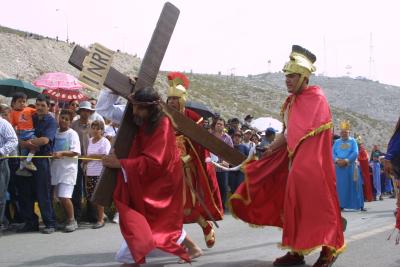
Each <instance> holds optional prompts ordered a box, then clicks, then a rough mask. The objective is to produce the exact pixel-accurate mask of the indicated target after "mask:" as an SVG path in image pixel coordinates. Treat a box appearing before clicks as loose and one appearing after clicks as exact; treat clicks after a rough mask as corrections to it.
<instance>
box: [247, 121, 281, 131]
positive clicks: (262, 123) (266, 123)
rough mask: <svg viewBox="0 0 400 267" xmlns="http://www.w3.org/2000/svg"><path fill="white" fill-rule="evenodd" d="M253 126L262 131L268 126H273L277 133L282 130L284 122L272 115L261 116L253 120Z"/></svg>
mask: <svg viewBox="0 0 400 267" xmlns="http://www.w3.org/2000/svg"><path fill="white" fill-rule="evenodd" d="M251 127H252V128H256V129H257V130H258V131H260V132H264V131H265V130H266V129H267V128H269V127H271V128H274V130H275V131H276V132H277V133H280V132H282V128H283V124H282V122H280V121H279V120H277V119H274V118H271V117H261V118H257V119H255V120H253V121H252V122H251Z"/></svg>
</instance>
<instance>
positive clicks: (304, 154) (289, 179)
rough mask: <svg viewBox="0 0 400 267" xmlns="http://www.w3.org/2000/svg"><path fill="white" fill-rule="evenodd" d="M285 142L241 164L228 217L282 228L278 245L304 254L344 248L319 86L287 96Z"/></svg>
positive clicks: (326, 110)
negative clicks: (321, 248) (322, 248)
mask: <svg viewBox="0 0 400 267" xmlns="http://www.w3.org/2000/svg"><path fill="white" fill-rule="evenodd" d="M288 105H289V107H290V109H289V113H288V114H289V115H288V123H287V124H288V126H289V127H288V129H287V147H283V148H281V149H279V150H277V151H276V152H275V153H274V154H273V155H271V156H270V157H266V158H262V159H261V160H258V161H252V162H249V163H247V164H246V165H245V166H244V168H243V169H244V172H245V182H244V183H242V184H241V185H240V186H239V188H238V189H237V191H236V192H235V194H234V195H233V196H232V198H231V199H230V204H231V208H232V212H233V215H234V216H237V217H238V218H240V219H242V220H243V221H245V222H248V223H249V224H253V225H259V226H267V225H268V226H277V227H280V228H282V229H283V233H282V234H283V236H282V244H281V245H282V247H283V248H288V249H291V250H293V251H296V252H299V253H302V254H308V253H309V252H311V251H312V250H313V249H315V248H318V247H319V246H328V247H330V248H333V249H334V250H335V251H336V253H339V252H341V251H342V250H343V249H344V247H345V246H344V237H343V229H342V220H341V216H340V209H339V204H338V197H337V193H336V176H335V169H334V165H333V159H332V131H331V127H332V117H331V113H330V109H329V105H328V103H327V101H326V97H325V96H324V94H323V92H322V90H321V89H320V88H319V87H317V86H309V87H307V88H306V89H305V90H304V91H303V92H302V93H300V94H299V95H290V96H289V97H288V99H287V101H286V102H285V104H284V108H283V110H285V108H286V107H287V106H288Z"/></svg>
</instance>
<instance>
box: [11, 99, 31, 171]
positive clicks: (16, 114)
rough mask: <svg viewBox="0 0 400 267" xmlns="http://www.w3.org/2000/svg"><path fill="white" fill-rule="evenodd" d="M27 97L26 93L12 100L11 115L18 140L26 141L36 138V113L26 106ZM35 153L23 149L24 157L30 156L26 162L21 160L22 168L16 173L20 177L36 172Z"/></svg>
mask: <svg viewBox="0 0 400 267" xmlns="http://www.w3.org/2000/svg"><path fill="white" fill-rule="evenodd" d="M26 100H27V96H26V95H25V94H24V93H15V94H14V95H13V97H12V100H11V106H12V111H11V113H10V118H11V125H12V126H13V127H14V129H15V131H16V132H17V136H18V139H20V140H23V141H26V140H30V139H32V138H34V137H35V136H34V134H35V129H34V127H33V120H32V115H33V114H34V113H35V112H36V110H35V109H34V108H30V107H27V106H26ZM34 154H35V151H28V150H26V149H21V155H22V156H28V157H27V158H26V160H21V162H20V167H19V169H18V170H17V171H16V174H17V175H20V176H32V174H31V173H30V172H29V171H28V170H30V171H36V170H37V169H36V166H35V165H34V164H33V163H32V156H33V155H34Z"/></svg>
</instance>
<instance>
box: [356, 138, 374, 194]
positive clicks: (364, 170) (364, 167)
mask: <svg viewBox="0 0 400 267" xmlns="http://www.w3.org/2000/svg"><path fill="white" fill-rule="evenodd" d="M358 162H360V171H361V175H362V177H363V191H364V198H365V200H366V201H373V200H374V195H373V194H372V183H371V174H370V172H369V161H368V152H367V150H366V149H365V147H364V145H360V146H359V150H358Z"/></svg>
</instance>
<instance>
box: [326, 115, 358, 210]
mask: <svg viewBox="0 0 400 267" xmlns="http://www.w3.org/2000/svg"><path fill="white" fill-rule="evenodd" d="M340 129H341V131H340V139H337V140H336V141H335V143H334V144H333V159H334V162H335V170H336V189H337V192H338V197H339V205H340V208H342V209H355V210H363V209H364V196H363V192H362V176H361V175H358V174H359V173H358V168H357V166H356V159H357V157H358V146H357V142H356V140H355V139H354V138H352V137H350V123H349V122H342V123H341V125H340ZM361 199H362V201H361Z"/></svg>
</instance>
